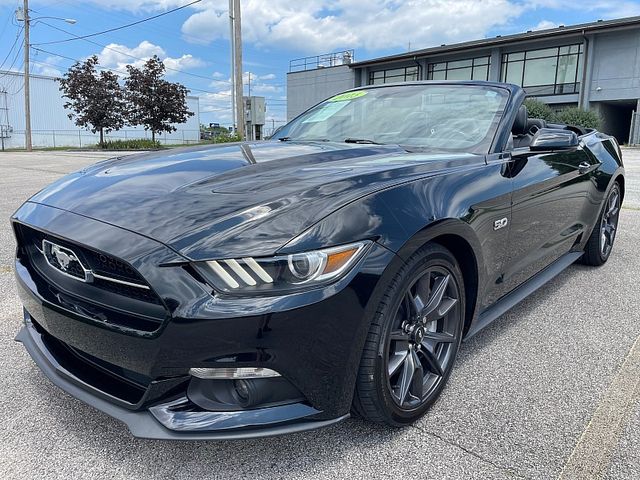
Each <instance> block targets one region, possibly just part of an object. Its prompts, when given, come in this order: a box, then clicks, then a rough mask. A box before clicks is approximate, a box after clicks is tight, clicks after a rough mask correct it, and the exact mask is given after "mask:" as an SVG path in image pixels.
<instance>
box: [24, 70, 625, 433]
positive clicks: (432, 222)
mask: <svg viewBox="0 0 640 480" xmlns="http://www.w3.org/2000/svg"><path fill="white" fill-rule="evenodd" d="M523 100H524V92H523V91H522V89H521V88H519V87H516V86H514V85H506V84H499V83H488V82H453V83H437V82H417V83H406V84H402V85H387V86H379V87H371V88H362V89H358V90H352V91H349V92H346V93H343V94H340V95H337V96H334V97H332V98H330V99H328V100H327V101H325V102H323V103H320V104H319V105H317V106H315V107H313V108H311V109H310V110H308V111H307V112H305V113H303V114H302V115H300V116H299V117H297V118H296V119H294V120H293V121H291V122H290V123H289V124H287V125H286V126H285V127H283V128H282V129H281V130H280V131H279V132H278V133H277V134H276V136H275V138H273V139H271V140H270V141H266V142H255V143H239V144H228V145H219V146H204V147H203V146H198V147H194V148H186V149H177V150H168V151H163V152H153V153H147V154H142V155H138V156H131V157H126V158H115V159H113V160H108V161H105V162H102V163H98V164H96V165H94V166H91V167H88V168H86V169H84V170H81V171H78V172H76V173H73V174H71V175H68V176H66V177H64V178H62V179H61V180H59V181H57V182H56V183H54V184H53V185H51V186H49V187H47V188H45V189H44V190H42V191H41V192H39V193H38V194H36V195H35V196H34V197H33V198H31V199H30V200H29V201H27V202H26V203H25V204H24V205H23V206H22V207H20V209H19V210H18V211H17V212H16V213H15V215H14V216H13V218H12V225H13V229H14V231H15V235H16V238H17V242H18V248H17V255H16V262H15V269H16V275H17V281H18V286H19V288H18V289H19V292H20V296H21V299H22V302H23V304H24V327H23V328H22V330H21V331H20V333H19V334H18V337H17V339H18V340H19V341H20V342H22V343H23V344H24V346H25V347H26V349H27V350H28V351H29V353H30V354H31V356H32V357H33V359H34V361H35V362H36V363H37V364H38V365H39V367H40V368H41V369H42V370H43V372H44V373H45V375H47V377H49V378H50V379H51V381H52V382H53V383H55V384H56V385H58V386H59V387H61V388H62V389H64V390H66V391H67V392H69V393H70V394H72V395H74V396H76V397H78V398H79V399H81V400H83V401H85V402H86V403H88V404H90V405H92V406H94V407H96V408H97V409H99V410H102V411H103V412H105V413H107V414H109V415H111V416H113V417H115V418H117V419H119V420H121V421H123V422H125V423H126V424H127V425H128V427H129V429H130V430H131V432H132V433H133V434H134V435H136V436H139V437H147V438H166V439H225V438H244V437H257V436H266V435H274V434H280V433H286V432H294V431H300V430H306V429H311V428H317V427H320V426H324V425H329V424H332V423H335V422H337V421H339V420H342V419H344V418H346V417H347V416H348V415H349V413H350V412H354V413H356V414H358V415H360V416H362V417H365V418H367V419H369V420H372V421H374V422H378V423H385V424H389V425H395V426H401V425H405V424H409V423H411V422H413V421H415V420H416V419H418V418H419V417H420V416H421V415H422V414H423V413H424V412H425V411H426V409H427V408H428V407H429V406H430V404H432V403H433V402H434V400H435V399H436V398H437V397H438V395H439V394H440V392H441V391H442V389H443V387H444V385H445V383H446V381H447V378H448V377H449V375H450V374H451V372H452V369H453V364H454V361H455V358H456V354H457V352H458V349H459V346H460V343H461V341H462V340H463V339H465V338H468V337H470V336H472V335H474V334H475V333H476V332H478V331H479V330H480V329H482V328H483V327H485V326H486V325H487V324H488V323H490V322H491V321H492V320H494V319H496V318H497V317H499V316H500V315H501V314H502V313H504V312H505V311H506V310H508V309H509V308H510V307H512V306H513V305H515V304H516V303H517V302H518V301H520V300H522V299H523V298H525V297H526V296H527V295H529V294H530V293H532V292H533V291H534V290H536V289H537V288H538V287H540V286H541V285H543V284H544V283H545V282H547V281H548V280H550V279H551V278H553V277H554V276H555V275H557V274H558V273H559V272H561V271H562V270H563V269H565V268H566V267H568V266H569V265H571V264H572V263H573V262H575V261H577V260H580V261H581V262H583V263H585V264H588V265H594V266H597V265H602V264H603V263H605V262H606V261H607V259H608V257H609V256H610V255H611V250H612V248H613V244H614V239H615V235H616V229H617V226H618V215H619V211H620V205H621V203H622V199H623V196H624V188H625V180H624V170H623V166H622V158H621V152H620V149H619V147H618V144H617V142H616V141H615V139H614V138H612V137H610V136H607V135H604V134H602V133H599V132H597V131H595V130H585V129H582V128H580V127H575V126H570V125H559V124H547V123H546V122H544V121H542V120H539V119H529V118H527V110H526V108H525V107H524V106H523V105H522V103H523Z"/></svg>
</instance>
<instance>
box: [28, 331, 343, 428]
mask: <svg viewBox="0 0 640 480" xmlns="http://www.w3.org/2000/svg"><path fill="white" fill-rule="evenodd" d="M16 341H18V342H21V343H22V344H23V345H24V346H25V348H26V349H27V352H29V355H31V357H32V358H33V360H34V362H35V363H36V364H37V365H38V367H39V368H40V369H41V370H42V371H43V373H44V374H45V375H46V376H47V378H49V380H51V382H53V383H54V384H55V385H56V386H58V387H59V388H61V389H62V390H64V391H65V392H67V393H69V394H70V395H72V396H74V397H76V398H77V399H79V400H81V401H83V402H84V403H86V404H88V405H90V406H92V407H94V408H96V409H97V410H100V411H101V412H104V413H106V414H107V415H109V416H111V417H113V418H115V419H116V420H119V421H121V422H123V423H125V424H126V425H127V427H128V428H129V431H130V432H131V434H132V435H133V436H135V437H140V438H150V439H159V440H238V439H248V438H260V437H270V436H276V435H284V434H289V433H295V432H302V431H306V430H314V429H316V428H321V427H325V426H328V425H332V424H334V423H338V422H340V421H342V420H345V419H346V418H348V417H349V415H348V414H347V415H343V416H341V417H338V418H334V419H330V420H308V419H305V416H309V415H313V414H317V413H319V412H318V411H317V410H315V409H312V408H311V407H308V406H306V405H303V404H293V405H290V406H282V407H279V408H282V409H283V410H279V411H276V412H273V411H272V412H263V421H262V424H258V425H255V424H254V423H251V422H250V420H249V419H251V418H254V419H256V417H258V418H259V417H260V412H258V411H257V410H247V411H242V412H235V414H236V415H238V416H239V419H240V420H242V418H243V417H242V415H246V420H247V421H245V422H242V421H240V422H239V423H238V425H241V427H236V428H230V426H229V425H224V422H221V421H216V415H221V417H220V418H222V415H224V416H228V415H229V413H230V412H224V413H222V412H220V413H217V412H192V413H196V417H198V419H199V420H203V419H205V420H208V421H209V422H210V423H211V425H215V424H218V425H219V426H221V427H222V428H221V429H217V430H213V429H212V430H203V429H202V423H201V422H197V421H196V422H194V428H195V431H189V430H188V428H189V424H188V422H189V415H186V416H185V415H184V413H182V414H181V415H180V416H179V417H176V416H172V408H171V407H172V406H173V405H172V404H167V405H164V406H163V405H158V406H155V407H152V408H153V409H155V411H156V415H158V414H161V419H162V421H163V422H166V423H167V424H168V425H174V426H178V425H179V427H177V428H179V430H171V429H170V428H166V427H165V426H163V425H162V424H161V423H160V421H158V420H157V419H156V418H155V417H154V415H153V414H152V413H151V412H150V411H149V410H140V411H133V410H128V409H126V408H123V407H121V406H119V405H115V404H113V403H111V402H109V401H107V400H105V399H103V398H100V397H98V396H96V395H93V394H92V393H91V392H90V391H87V390H85V389H84V388H82V387H80V386H78V384H79V383H80V382H78V381H77V380H76V381H74V380H75V379H74V377H73V375H72V374H70V373H69V372H68V371H66V370H65V369H64V368H63V367H61V366H60V364H59V363H58V362H57V361H56V359H55V358H54V357H53V356H52V355H51V354H50V353H49V352H48V350H47V349H46V347H45V346H44V344H43V342H42V340H41V338H40V334H39V333H38V332H37V331H36V329H35V327H34V326H33V324H32V323H31V322H29V321H28V320H27V321H26V322H25V325H24V327H23V328H22V329H21V330H20V332H19V333H18V335H17V337H16ZM303 406H304V407H306V408H307V409H309V410H305V409H304V408H302V407H303ZM285 407H290V410H289V413H290V416H288V417H287V415H286V414H285V410H284V408H285ZM272 408H273V407H272ZM273 413H275V414H276V416H274V415H273ZM207 414H209V416H208V418H207ZM269 416H270V417H271V418H272V420H274V421H277V422H279V423H272V422H266V421H264V418H267V417H269ZM193 419H194V420H195V418H193ZM223 425H224V426H223Z"/></svg>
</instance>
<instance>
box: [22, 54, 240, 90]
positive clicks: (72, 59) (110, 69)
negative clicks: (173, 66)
mask: <svg viewBox="0 0 640 480" xmlns="http://www.w3.org/2000/svg"><path fill="white" fill-rule="evenodd" d="M31 48H32V49H33V50H35V51H37V52H42V53H46V54H47V55H53V56H54V57H59V58H64V59H66V60H70V61H72V62H81V60H79V59H77V58H72V57H67V56H66V55H60V54H59V53H55V52H50V51H49V50H44V49H42V48H37V47H33V46H32V47H31ZM56 66H58V67H60V68H62V66H61V65H56ZM96 68H98V69H100V70H108V71H110V72H114V73H119V74H121V75H128V74H129V72H124V71H122V70H116V69H114V68H108V67H103V66H102V65H96ZM185 87H187V89H189V90H192V91H194V92H202V93H210V94H212V95H224V96H227V95H229V94H228V93H226V94H225V93H224V92H212V91H210V90H202V89H200V88H194V87H190V86H188V85H185Z"/></svg>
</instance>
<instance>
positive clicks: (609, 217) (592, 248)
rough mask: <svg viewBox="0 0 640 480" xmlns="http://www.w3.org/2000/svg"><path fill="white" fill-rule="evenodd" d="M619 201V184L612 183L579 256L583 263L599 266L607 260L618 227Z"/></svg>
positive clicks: (620, 199) (620, 197) (620, 195)
mask: <svg viewBox="0 0 640 480" xmlns="http://www.w3.org/2000/svg"><path fill="white" fill-rule="evenodd" d="M621 201H622V194H621V192H620V186H619V185H618V184H617V183H614V184H613V186H612V187H611V190H610V191H609V195H607V197H606V199H605V201H604V203H603V205H602V210H601V211H600V215H598V221H597V222H596V224H595V226H594V227H593V231H592V232H591V235H590V236H589V240H588V241H587V244H586V245H585V247H584V255H583V256H582V258H581V262H582V263H584V264H585V265H592V266H595V267H599V266H600V265H603V264H605V263H606V262H607V260H609V257H610V256H611V251H612V250H613V243H614V241H615V238H616V232H617V229H618V218H619V216H620V205H621Z"/></svg>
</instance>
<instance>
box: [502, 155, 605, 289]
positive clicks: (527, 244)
mask: <svg viewBox="0 0 640 480" xmlns="http://www.w3.org/2000/svg"><path fill="white" fill-rule="evenodd" d="M597 166H598V162H597V160H595V159H594V158H592V157H591V156H590V155H588V154H587V153H586V152H585V151H584V150H583V149H582V148H581V147H577V148H574V149H571V150H564V151H555V152H532V151H530V150H529V149H528V148H526V149H518V150H515V151H514V152H513V153H512V157H511V162H510V164H509V170H508V175H509V176H510V177H511V179H512V182H513V195H512V216H511V228H510V229H509V243H508V251H509V259H508V261H507V267H506V269H505V277H504V288H505V291H511V290H513V289H514V288H515V287H517V286H518V285H520V284H522V283H523V282H524V281H525V280H527V279H529V278H530V277H532V276H533V275H535V274H536V273H538V272H539V271H541V270H543V269H544V268H545V267H547V266H548V265H550V264H551V263H553V262H554V261H555V260H557V259H558V258H559V257H561V256H562V255H563V254H565V253H567V252H569V251H570V250H571V249H572V247H573V246H574V245H575V244H576V242H577V241H579V240H580V239H581V238H582V237H581V236H582V235H589V233H590V232H587V231H586V230H587V229H588V228H589V223H590V220H591V219H590V218H588V212H590V211H591V209H590V208H588V195H589V192H590V189H591V186H592V183H591V181H590V178H591V174H592V172H593V171H594V170H595V169H596V168H597Z"/></svg>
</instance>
